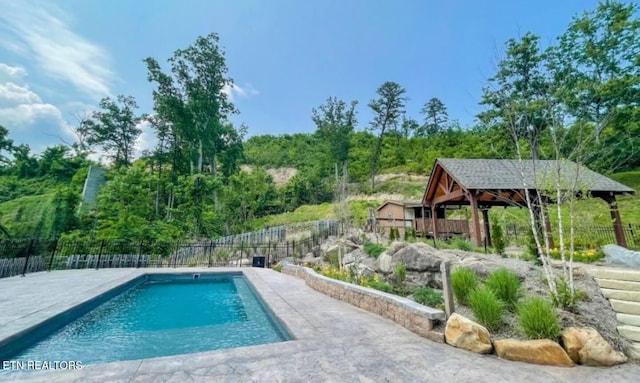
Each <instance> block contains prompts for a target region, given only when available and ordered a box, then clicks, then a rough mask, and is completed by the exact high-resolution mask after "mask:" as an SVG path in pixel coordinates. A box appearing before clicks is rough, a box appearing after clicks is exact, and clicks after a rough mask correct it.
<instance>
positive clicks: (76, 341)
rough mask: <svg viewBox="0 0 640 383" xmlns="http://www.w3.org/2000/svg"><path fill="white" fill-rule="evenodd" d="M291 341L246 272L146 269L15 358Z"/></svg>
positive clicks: (93, 359)
mask: <svg viewBox="0 0 640 383" xmlns="http://www.w3.org/2000/svg"><path fill="white" fill-rule="evenodd" d="M289 339H291V336H290V335H289V334H288V333H287V332H286V330H285V329H284V327H283V326H282V325H281V324H279V322H277V320H276V319H275V318H273V316H272V315H270V313H269V312H268V311H267V309H266V308H265V307H264V306H263V304H262V302H261V301H260V300H259V298H258V297H257V296H256V295H255V294H254V293H253V291H252V289H251V287H250V286H249V285H248V283H247V282H246V281H245V279H244V278H243V277H242V275H231V274H230V275H220V274H201V275H200V277H199V278H198V279H194V278H193V275H191V274H189V275H162V274H157V275H149V276H146V278H144V280H142V281H141V283H139V284H138V285H137V286H135V287H132V288H130V289H128V290H126V291H125V292H123V293H122V294H120V295H117V296H116V297H114V298H112V299H110V300H108V301H107V302H105V303H103V304H101V305H99V306H98V307H96V308H94V309H93V310H91V311H89V312H88V313H86V314H85V315H83V316H81V317H80V318H77V320H74V321H73V322H71V323H69V324H68V325H66V326H64V327H62V328H61V329H59V330H58V331H56V332H55V333H53V334H51V335H49V336H48V337H46V338H45V339H42V340H40V341H39V342H37V343H35V344H34V345H32V346H31V347H29V348H28V349H26V350H24V351H22V352H20V353H19V354H18V355H14V356H12V357H10V358H9V359H11V360H24V361H27V360H40V361H42V360H45V361H60V360H67V361H81V362H82V363H83V364H93V363H105V362H114V361H122V360H132V359H142V358H153V357H159V356H168V355H177V354H186V353H193V352H201V351H208V350H217V349H224V348H232V347H240V346H249V345H257V344H264V343H273V342H281V341H285V340H289Z"/></svg>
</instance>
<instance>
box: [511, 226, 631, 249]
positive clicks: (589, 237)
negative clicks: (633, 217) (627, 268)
mask: <svg viewBox="0 0 640 383" xmlns="http://www.w3.org/2000/svg"><path fill="white" fill-rule="evenodd" d="M565 230H568V228H565ZM622 231H623V232H624V236H625V239H626V240H627V247H629V248H630V249H640V224H634V223H629V224H626V225H623V226H622ZM528 232H529V228H528V227H526V226H519V225H508V226H507V228H506V237H507V239H508V240H509V242H510V243H512V244H517V245H525V244H526V242H527V235H528ZM565 235H566V236H567V237H568V232H565ZM553 237H554V239H556V240H557V239H558V233H557V232H556V233H554V234H553ZM574 238H575V242H576V245H577V246H580V247H589V248H595V247H599V246H602V245H606V244H609V243H614V244H615V243H616V234H615V231H614V229H613V225H610V226H583V227H577V228H576V232H575V236H574Z"/></svg>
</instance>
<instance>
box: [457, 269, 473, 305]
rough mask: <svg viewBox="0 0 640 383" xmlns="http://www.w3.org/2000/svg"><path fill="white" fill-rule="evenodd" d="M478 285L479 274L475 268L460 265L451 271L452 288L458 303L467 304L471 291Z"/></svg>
mask: <svg viewBox="0 0 640 383" xmlns="http://www.w3.org/2000/svg"><path fill="white" fill-rule="evenodd" d="M477 286H478V276H477V275H476V273H475V272H474V271H473V270H470V269H465V268H464V267H460V268H457V269H455V270H454V271H453V272H452V273H451V288H452V289H453V296H454V297H455V298H456V301H458V303H460V304H463V305H466V304H467V303H468V302H469V301H468V298H469V293H471V291H472V290H473V289H475V288H476V287H477Z"/></svg>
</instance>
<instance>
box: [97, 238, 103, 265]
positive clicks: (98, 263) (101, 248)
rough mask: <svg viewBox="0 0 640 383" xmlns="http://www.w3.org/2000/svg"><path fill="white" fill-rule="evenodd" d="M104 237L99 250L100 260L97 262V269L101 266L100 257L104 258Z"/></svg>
mask: <svg viewBox="0 0 640 383" xmlns="http://www.w3.org/2000/svg"><path fill="white" fill-rule="evenodd" d="M104 241H105V240H104V239H103V240H102V241H100V250H99V251H98V262H96V270H98V269H99V268H100V259H101V258H102V250H103V249H104Z"/></svg>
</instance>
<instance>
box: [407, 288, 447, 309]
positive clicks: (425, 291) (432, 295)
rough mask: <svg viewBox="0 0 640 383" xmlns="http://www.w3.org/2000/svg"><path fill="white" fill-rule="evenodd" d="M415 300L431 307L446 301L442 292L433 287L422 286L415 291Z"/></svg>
mask: <svg viewBox="0 0 640 383" xmlns="http://www.w3.org/2000/svg"><path fill="white" fill-rule="evenodd" d="M413 300H414V301H416V302H418V303H420V304H423V305H425V306H429V307H440V306H442V304H443V303H444V299H443V298H442V293H441V292H439V291H436V290H434V289H432V288H431V287H420V288H419V289H416V290H415V291H414V292H413Z"/></svg>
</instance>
